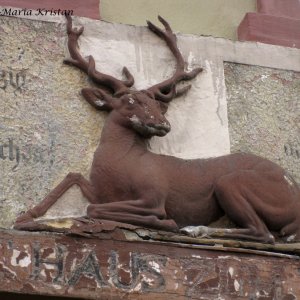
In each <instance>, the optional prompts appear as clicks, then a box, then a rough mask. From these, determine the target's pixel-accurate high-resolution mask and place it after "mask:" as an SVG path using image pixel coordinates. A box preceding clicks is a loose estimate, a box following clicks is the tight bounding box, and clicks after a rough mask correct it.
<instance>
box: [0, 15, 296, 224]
mask: <svg viewBox="0 0 300 300" xmlns="http://www.w3.org/2000/svg"><path fill="white" fill-rule="evenodd" d="M32 18H35V17H32ZM35 19H36V18H35ZM75 24H77V25H80V24H81V25H84V26H85V32H84V34H83V36H82V38H81V39H80V47H81V50H82V53H83V54H84V55H90V54H92V55H93V56H94V57H95V59H96V63H97V68H98V69H100V70H101V71H102V72H105V73H109V74H111V75H113V76H115V77H118V78H120V77H121V69H122V67H123V66H124V65H126V66H127V67H128V68H129V69H130V71H131V72H132V73H133V75H134V77H135V79H136V84H135V86H136V88H138V89H142V88H146V87H149V86H151V85H154V84H155V83H157V82H160V81H162V80H163V79H165V78H167V77H168V76H170V74H172V72H173V71H174V59H173V57H172V56H171V54H170V52H169V50H168V49H167V47H166V45H165V44H164V43H163V42H162V41H161V40H160V39H159V38H157V37H156V36H154V35H153V33H151V32H149V30H148V29H147V28H145V27H134V26H128V25H117V24H110V23H106V22H100V21H93V20H89V19H84V18H76V19H75ZM0 30H1V33H2V34H1V44H0V48H1V51H0V53H1V55H0V61H1V75H0V95H1V108H2V109H1V112H0V166H1V170H2V173H1V179H0V215H1V218H0V227H6V228H7V227H10V226H11V225H12V224H13V221H14V219H15V217H16V215H18V214H19V213H20V212H21V211H25V210H27V209H28V208H30V207H32V206H34V205H35V204H37V203H39V202H40V201H41V200H42V199H43V197H44V196H45V195H46V194H47V193H48V192H49V191H50V190H51V189H52V188H54V187H55V186H56V185H57V184H58V183H59V182H60V181H61V180H62V179H63V178H64V176H65V175H66V174H67V173H68V172H71V171H72V172H81V173H82V174H83V175H84V176H86V177H88V173H89V167H90V165H91V161H92V157H93V153H94V150H95V148H96V146H97V143H98V140H99V137H100V133H101V129H102V126H103V123H104V121H105V116H106V114H105V113H101V112H97V111H95V110H94V109H93V108H92V107H90V106H89V105H88V103H86V102H85V100H84V99H83V98H82V96H81V94H80V90H81V88H83V87H87V86H90V85H91V83H90V82H89V80H88V79H87V76H86V75H85V74H84V73H82V72H80V71H79V70H77V69H75V68H74V67H70V66H66V65H64V64H63V59H64V58H65V57H67V56H68V51H67V49H66V33H65V20H64V18H62V17H61V18H58V17H55V18H50V17H44V18H42V19H40V20H30V19H25V18H8V17H1V19H0ZM178 44H179V47H180V49H181V51H182V53H183V55H184V57H185V59H186V61H187V64H188V66H187V68H192V67H196V66H203V67H204V69H205V70H204V72H203V73H202V74H201V75H199V76H198V77H197V78H196V79H195V80H194V81H193V82H192V88H191V90H190V91H189V92H188V94H187V95H185V96H183V97H181V98H178V99H176V100H174V101H173V102H172V104H171V105H170V108H169V111H168V114H167V117H168V119H169V120H170V122H171V125H172V131H171V133H170V134H168V136H166V137H164V138H155V139H153V141H152V142H151V148H152V150H153V151H155V152H157V153H164V154H170V155H176V156H180V157H183V158H196V157H210V156H218V155H223V154H227V153H229V152H230V148H231V150H232V151H239V150H246V151H249V152H255V153H259V154H261V155H263V156H265V157H268V158H270V159H274V160H275V161H277V162H279V163H280V164H282V165H283V166H284V167H286V168H287V169H288V170H289V171H290V172H291V173H293V174H294V175H295V177H296V178H297V179H298V181H299V173H300V170H299V163H298V162H299V157H298V154H299V136H300V135H299V125H298V124H299V116H298V115H299V106H297V105H298V101H297V99H298V98H297V97H298V96H297V93H298V95H299V73H297V72H299V71H300V60H299V57H300V51H299V50H297V49H289V48H282V47H276V46H268V45H262V44H255V43H238V42H237V43H234V42H231V41H228V40H223V39H214V38H208V37H197V36H192V35H190V36H188V35H178ZM224 61H227V62H230V63H225V77H224ZM241 64H248V65H252V66H245V65H241ZM257 66H261V67H257ZM262 67H263V68H262ZM267 68H273V69H274V68H278V69H281V70H280V71H276V70H273V69H267ZM285 70H286V71H285ZM225 79H226V85H225ZM227 102H228V103H227ZM252 104H253V105H252ZM241 105H242V108H243V109H241ZM227 107H228V116H227ZM258 113H259V114H258ZM277 114H278V115H277ZM228 120H229V122H228ZM228 123H229V126H228ZM279 140H280V142H278V141H279ZM281 141H282V142H281ZM274 149H275V150H276V151H275V150H274ZM279 159H280V160H279ZM63 198H64V199H63V201H61V202H60V204H58V206H56V207H55V209H56V210H55V213H53V212H52V216H57V214H59V213H61V212H63V214H64V215H68V216H71V215H84V214H85V209H84V208H85V205H86V203H85V202H84V199H82V196H81V194H80V192H79V191H78V190H77V189H76V188H73V189H71V190H70V191H68V192H67V193H66V194H65V195H64V196H63ZM76 201H77V202H78V203H77V204H74V203H75V202H76ZM59 205H61V206H59ZM50 216H51V213H50Z"/></svg>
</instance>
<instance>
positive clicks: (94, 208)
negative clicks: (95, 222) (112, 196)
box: [87, 200, 178, 231]
mask: <svg viewBox="0 0 300 300" xmlns="http://www.w3.org/2000/svg"><path fill="white" fill-rule="evenodd" d="M87 215H88V217H90V218H95V219H104V220H112V221H116V222H122V223H129V224H134V225H138V226H144V227H152V228H156V229H160V230H167V231H177V230H178V227H177V224H176V223H175V221H174V220H172V219H164V218H165V217H166V213H165V210H164V208H153V207H151V206H149V205H148V204H147V201H145V200H127V201H120V202H111V203H103V204H90V205H89V206H88V208H87Z"/></svg>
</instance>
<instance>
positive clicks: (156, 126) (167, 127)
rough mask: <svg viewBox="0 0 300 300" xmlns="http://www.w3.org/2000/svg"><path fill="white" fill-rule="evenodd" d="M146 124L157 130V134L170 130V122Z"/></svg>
mask: <svg viewBox="0 0 300 300" xmlns="http://www.w3.org/2000/svg"><path fill="white" fill-rule="evenodd" d="M148 126H149V127H152V128H154V129H155V130H156V131H157V135H158V136H164V135H166V134H167V133H168V132H169V131H170V130H171V126H170V124H168V123H166V122H164V123H162V124H153V123H151V124H148Z"/></svg>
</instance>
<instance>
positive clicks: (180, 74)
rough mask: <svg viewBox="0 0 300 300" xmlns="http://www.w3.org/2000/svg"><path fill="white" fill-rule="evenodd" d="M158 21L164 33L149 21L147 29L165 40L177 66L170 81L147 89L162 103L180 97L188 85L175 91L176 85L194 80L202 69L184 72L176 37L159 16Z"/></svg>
mask: <svg viewBox="0 0 300 300" xmlns="http://www.w3.org/2000/svg"><path fill="white" fill-rule="evenodd" d="M158 20H159V21H160V22H161V23H162V24H163V25H164V27H165V31H163V30H161V29H160V28H159V27H157V26H155V25H154V24H152V23H151V22H150V21H147V24H148V28H149V29H150V30H151V31H153V32H154V33H155V34H156V35H158V36H159V37H160V38H162V39H163V40H165V42H166V43H167V45H168V46H169V48H170V50H171V52H172V53H173V55H174V56H175V58H176V62H177V66H176V71H175V73H174V75H173V76H172V77H171V78H170V79H167V80H165V81H163V82H161V83H158V84H156V85H154V86H152V87H150V88H148V89H147V91H148V92H150V93H151V94H152V95H154V97H155V99H157V100H160V101H162V102H170V101H171V100H172V99H173V98H175V97H177V96H180V95H182V94H183V93H185V92H186V91H187V90H188V89H189V88H190V87H191V86H190V85H188V86H185V87H184V88H182V89H179V90H177V91H176V84H177V83H178V82H180V81H182V80H190V79H193V78H195V77H196V76H197V74H199V73H200V72H201V71H202V70H203V69H202V68H195V69H193V70H192V71H191V72H185V71H184V60H183V57H182V55H181V53H180V51H179V49H178V46H177V39H176V35H175V34H174V33H173V31H172V29H171V27H170V25H169V24H168V22H167V21H166V20H164V19H163V18H162V17H161V16H158Z"/></svg>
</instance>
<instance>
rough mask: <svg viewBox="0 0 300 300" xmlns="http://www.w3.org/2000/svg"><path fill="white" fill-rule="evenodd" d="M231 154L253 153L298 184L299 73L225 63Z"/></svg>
mask: <svg viewBox="0 0 300 300" xmlns="http://www.w3.org/2000/svg"><path fill="white" fill-rule="evenodd" d="M225 79H226V88H227V101H228V118H229V133H230V144H231V151H232V152H236V151H242V152H252V153H255V154H258V155H260V156H263V157H268V158H269V159H271V160H273V161H274V162H276V163H278V164H279V165H281V166H283V167H284V168H286V169H287V170H288V171H289V172H290V173H291V174H293V176H294V177H295V179H296V180H297V181H298V182H300V127H299V124H300V102H299V95H300V73H299V72H292V71H283V70H276V69H270V68H263V67H258V66H248V65H241V64H233V63H225Z"/></svg>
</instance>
